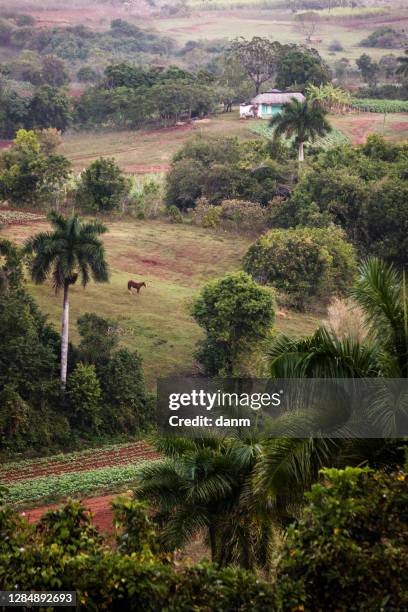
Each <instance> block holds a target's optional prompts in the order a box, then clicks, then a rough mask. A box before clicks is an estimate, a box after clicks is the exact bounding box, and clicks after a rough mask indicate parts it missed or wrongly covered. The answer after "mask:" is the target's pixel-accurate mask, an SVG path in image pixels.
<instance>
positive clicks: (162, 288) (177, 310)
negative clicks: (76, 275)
mask: <svg viewBox="0 0 408 612" xmlns="http://www.w3.org/2000/svg"><path fill="white" fill-rule="evenodd" d="M46 228H47V224H46V223H45V222H38V221H36V222H35V223H34V224H32V223H27V224H26V225H8V226H7V227H5V228H4V229H3V230H1V231H0V236H1V237H6V238H9V239H11V240H14V241H16V242H18V243H20V244H21V243H22V242H23V241H24V239H26V238H27V237H28V236H30V235H32V234H33V232H39V231H43V230H45V229H46ZM109 229H110V231H109V233H108V234H106V235H105V237H104V242H105V246H106V250H107V258H108V262H109V264H110V269H111V282H110V283H109V284H104V285H96V284H94V283H91V284H90V285H89V286H88V288H87V289H86V290H83V289H82V288H81V287H79V286H74V287H73V288H72V291H71V304H70V333H71V339H72V340H73V341H74V342H77V341H78V333H77V329H76V320H77V318H78V317H79V316H80V315H81V314H84V313H85V312H95V313H96V314H98V315H101V316H104V317H112V318H115V319H117V320H118V321H119V325H120V327H121V334H120V340H121V343H122V344H123V345H124V346H127V347H129V348H131V349H137V350H138V351H140V353H141V355H142V357H143V360H144V370H145V375H146V380H147V382H148V384H149V386H150V387H152V386H153V384H154V382H155V381H156V379H157V378H159V377H161V376H165V375H171V374H172V373H175V372H177V373H178V374H182V373H183V372H191V371H192V369H193V362H194V359H193V353H194V350H195V344H196V342H197V341H198V339H199V338H200V337H201V331H200V329H199V327H198V326H197V325H196V323H195V322H194V321H193V319H192V318H191V317H190V315H189V313H188V305H189V303H190V301H191V300H192V298H193V296H194V295H195V294H196V293H197V292H198V290H199V288H200V286H201V285H202V284H204V283H205V282H206V281H208V280H209V279H211V278H216V277H220V276H222V275H223V274H225V273H226V272H230V271H232V270H235V269H239V267H240V261H241V258H242V256H243V255H244V253H245V252H246V250H247V248H248V246H249V244H250V243H251V240H250V239H248V238H244V237H241V236H235V235H232V234H218V233H212V232H209V231H208V230H204V229H201V228H198V227H195V226H189V225H181V226H180V225H172V224H170V223H164V222H160V221H139V222H130V221H129V222H125V221H114V222H111V223H109ZM130 278H133V279H135V280H144V281H145V282H146V283H147V288H146V289H145V290H144V291H143V290H142V291H141V293H140V295H133V294H130V293H129V292H128V290H127V282H128V280H129V279H130ZM28 288H29V291H30V293H32V295H33V296H34V297H35V299H36V300H37V302H38V304H39V306H40V308H41V310H42V311H43V312H45V313H46V314H48V315H49V317H50V321H51V322H52V323H54V324H55V326H56V327H57V329H59V325H60V318H61V296H55V294H54V293H53V291H52V288H51V285H50V284H45V285H42V286H34V285H33V284H32V283H30V282H28ZM316 325H317V319H316V317H314V316H312V315H309V314H301V315H300V314H293V315H291V316H290V318H287V319H284V320H279V326H280V327H281V328H282V329H284V330H285V331H287V332H290V333H296V334H298V335H304V334H307V333H309V332H311V331H312V330H313V329H314V328H315V327H316Z"/></svg>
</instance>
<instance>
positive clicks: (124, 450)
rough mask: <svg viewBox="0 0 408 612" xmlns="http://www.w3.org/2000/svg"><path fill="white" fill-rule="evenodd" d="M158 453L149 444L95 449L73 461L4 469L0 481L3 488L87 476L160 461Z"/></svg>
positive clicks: (62, 458)
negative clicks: (46, 478) (44, 479)
mask: <svg viewBox="0 0 408 612" xmlns="http://www.w3.org/2000/svg"><path fill="white" fill-rule="evenodd" d="M158 456H159V455H158V454H157V453H156V451H155V450H154V449H153V448H152V447H151V446H150V445H149V444H147V443H146V442H143V441H138V442H132V443H131V444H126V445H125V446H120V447H118V448H111V449H95V450H92V452H89V453H83V454H79V455H78V456H76V457H74V458H72V455H71V457H69V456H68V457H69V458H66V459H65V458H64V457H61V459H57V460H52V461H47V460H46V459H39V460H38V461H34V462H32V463H30V464H28V465H27V464H26V465H25V464H24V463H22V464H21V465H18V464H15V465H13V466H11V467H9V468H8V467H7V466H5V467H4V468H2V469H0V481H1V482H2V483H3V484H11V483H13V482H19V481H21V480H31V479H33V478H38V477H39V476H55V475H58V474H67V473H71V472H86V471H88V470H95V469H97V468H103V467H111V466H114V465H127V464H129V463H134V462H137V461H143V460H144V459H156V458H158Z"/></svg>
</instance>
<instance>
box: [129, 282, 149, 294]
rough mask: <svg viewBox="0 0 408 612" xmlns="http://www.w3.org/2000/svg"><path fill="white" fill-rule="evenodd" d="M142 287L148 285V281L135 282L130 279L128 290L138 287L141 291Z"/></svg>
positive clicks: (138, 290)
mask: <svg viewBox="0 0 408 612" xmlns="http://www.w3.org/2000/svg"><path fill="white" fill-rule="evenodd" d="M142 287H146V283H135V281H132V280H130V281H129V282H128V290H129V291H131V290H132V289H136V290H137V292H138V293H139V292H140V290H141V288H142Z"/></svg>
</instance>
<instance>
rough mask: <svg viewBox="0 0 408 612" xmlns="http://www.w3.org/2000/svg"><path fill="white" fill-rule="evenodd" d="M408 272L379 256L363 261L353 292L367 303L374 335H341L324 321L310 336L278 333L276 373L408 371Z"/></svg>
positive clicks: (396, 374) (273, 359)
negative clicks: (357, 337)
mask: <svg viewBox="0 0 408 612" xmlns="http://www.w3.org/2000/svg"><path fill="white" fill-rule="evenodd" d="M405 285H406V283H405V275H404V274H401V273H400V272H399V271H398V270H396V269H395V268H394V267H393V266H392V265H388V264H386V263H385V262H383V261H381V260H379V259H377V258H375V257H373V258H370V259H369V260H367V261H366V262H365V263H363V264H362V265H361V266H360V270H359V276H358V279H357V281H356V283H355V286H354V288H353V289H352V291H351V297H352V298H353V299H354V300H355V302H356V303H357V304H358V305H359V306H360V307H361V309H362V311H363V313H364V316H365V321H366V327H367V329H368V332H369V333H368V339H367V340H366V341H365V342H359V341H357V340H355V339H352V338H345V339H340V338H338V337H337V336H336V334H335V333H334V332H333V331H332V330H328V329H326V328H325V327H320V328H319V329H318V330H317V331H316V332H315V333H314V334H313V336H311V337H309V338H302V339H294V338H290V337H287V336H278V337H277V338H276V339H275V341H274V342H273V344H272V346H271V347H270V350H269V370H270V374H271V376H272V377H275V378H280V377H287V378H289V377H310V378H326V377H330V378H349V377H350V378H368V377H369V378H371V377H388V378H406V377H408V301H407V292H406V286H405Z"/></svg>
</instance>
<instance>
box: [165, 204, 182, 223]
mask: <svg viewBox="0 0 408 612" xmlns="http://www.w3.org/2000/svg"><path fill="white" fill-rule="evenodd" d="M167 216H168V218H169V221H170V223H183V215H182V214H181V212H180V211H179V209H178V208H177V206H174V204H172V205H171V206H169V208H168V209H167Z"/></svg>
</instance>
